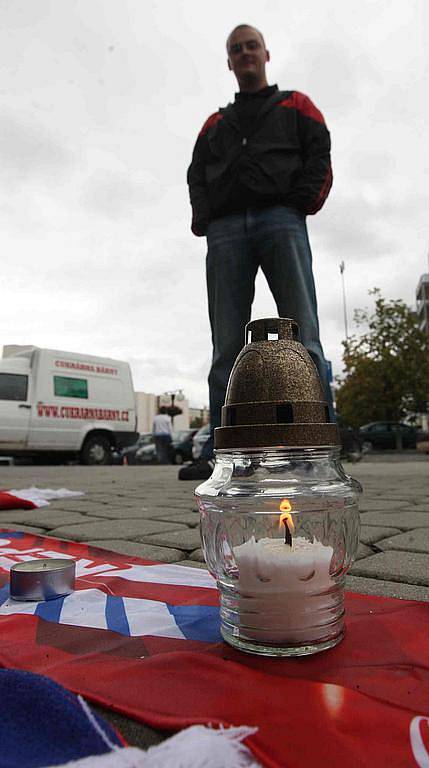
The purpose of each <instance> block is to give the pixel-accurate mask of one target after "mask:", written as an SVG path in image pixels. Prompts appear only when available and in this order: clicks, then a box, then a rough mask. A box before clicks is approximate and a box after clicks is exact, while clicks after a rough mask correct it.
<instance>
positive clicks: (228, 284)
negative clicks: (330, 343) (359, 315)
mask: <svg viewBox="0 0 429 768" xmlns="http://www.w3.org/2000/svg"><path fill="white" fill-rule="evenodd" d="M207 245H208V252H207V292H208V302H209V316H210V324H211V330H212V341H213V358H212V365H211V369H210V373H209V393H210V418H211V426H212V430H213V429H214V428H215V427H219V426H220V423H221V408H222V405H223V404H224V400H225V394H226V388H227V385H228V379H229V374H230V373H231V369H232V366H233V364H234V361H235V358H236V357H237V355H238V353H239V352H240V350H241V349H242V347H243V346H244V343H245V338H244V328H245V325H246V323H248V322H249V321H250V316H251V307H252V302H253V298H254V295H255V278H256V274H257V272H258V269H259V267H261V269H262V271H263V273H264V275H265V277H266V279H267V282H268V285H269V287H270V290H271V293H272V295H273V297H274V300H275V302H276V305H277V311H278V314H279V317H291V318H293V319H294V320H296V322H297V323H298V324H299V327H300V331H301V341H302V343H303V344H304V346H305V347H306V348H307V350H308V352H309V353H310V355H311V357H312V358H313V361H314V363H315V364H316V367H317V369H318V372H319V376H320V378H321V380H322V385H323V386H324V388H325V391H326V400H327V402H328V407H329V413H330V418H331V420H332V421H334V420H335V415H334V409H333V404H332V393H331V388H330V386H329V383H328V379H327V368H326V363H325V357H324V354H323V350H322V346H321V344H320V339H319V322H318V319H317V300H316V291H315V287H314V278H313V270H312V257H311V250H310V243H309V240H308V234H307V227H306V221H305V216H304V215H303V214H301V213H299V211H297V210H296V209H295V208H287V207H286V206H283V205H276V206H273V207H271V208H261V209H257V208H255V209H248V210H247V211H246V212H245V213H238V214H232V215H230V216H224V217H223V218H221V219H215V220H214V221H212V222H211V223H210V224H209V227H208V230H207ZM212 435H213V432H212ZM212 451H213V439H212V438H211V439H209V440H208V441H207V443H206V445H205V446H204V448H203V452H202V456H204V457H205V458H208V457H209V456H210V455H211V454H212Z"/></svg>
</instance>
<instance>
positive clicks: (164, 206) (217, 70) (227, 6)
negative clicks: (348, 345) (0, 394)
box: [0, 0, 429, 406]
mask: <svg viewBox="0 0 429 768" xmlns="http://www.w3.org/2000/svg"><path fill="white" fill-rule="evenodd" d="M428 8H429V4H428V3H427V2H426V0H409V1H408V2H407V3H405V2H404V1H403V0H400V2H398V1H396V2H395V0H351V1H350V0H349V1H348V2H343V0H300V2H298V3H285V2H284V0H259V2H255V1H254V0H244V1H242V0H235V2H233V3H232V2H231V1H230V0H228V1H226V0H217V2H215V3H209V2H202V0H144V1H143V0H0V60H1V67H0V167H1V170H0V207H1V222H0V243H1V274H2V290H1V296H0V346H2V345H3V344H35V345H38V346H44V347H52V348H56V349H63V350H67V351H69V350H72V351H77V352H87V353H91V354H99V355H106V356H110V357H116V358H118V359H125V360H128V361H129V362H130V363H131V366H132V370H133V375H134V383H135V388H136V389H138V390H142V391H146V392H155V393H160V392H163V391H165V390H171V389H176V388H182V389H183V390H184V391H185V393H186V395H187V396H188V398H189V399H190V402H191V404H192V405H195V406H201V405H203V404H205V403H207V401H208V392H207V384H206V377H207V373H208V368H209V364H210V357H211V340H210V329H209V324H208V318H207V303H206V289H205V240H204V238H195V237H194V236H193V235H192V234H191V232H190V229H189V223H190V208H189V204H188V193H187V187H186V181H185V177H186V169H187V166H188V164H189V161H190V156H191V153H192V148H193V145H194V142H195V139H196V135H197V133H198V131H199V129H200V128H201V125H202V124H203V122H204V121H205V119H206V118H207V116H208V115H209V114H211V113H212V112H214V111H216V110H217V108H218V107H219V106H220V105H225V104H226V103H227V102H228V101H229V100H231V98H232V97H233V94H234V91H235V90H236V88H235V81H234V79H233V75H232V74H231V73H230V72H228V70H227V67H226V55H225V48H224V41H225V37H226V36H227V34H228V33H229V32H230V30H231V29H232V28H233V27H234V26H235V25H236V24H239V23H243V22H245V23H250V24H253V25H255V26H257V27H259V28H260V29H261V31H262V32H263V33H264V35H265V39H266V43H267V47H268V48H269V50H270V52H271V63H270V64H269V65H268V80H269V82H270V83H278V85H279V87H280V88H282V89H296V90H299V91H302V92H304V93H306V94H308V95H309V96H310V98H311V99H312V100H313V101H314V102H315V103H316V105H317V106H318V107H319V109H320V110H321V111H322V112H323V114H324V116H325V119H326V122H327V124H328V127H329V129H330V131H331V136H332V144H333V169H334V186H333V189H332V192H331V194H330V197H329V198H328V201H327V203H326V204H325V207H324V208H323V209H322V211H321V212H320V213H319V214H317V215H316V216H315V217H309V219H308V226H309V232H310V239H311V244H312V250H313V261H314V271H315V276H316V282H317V292H318V301H319V318H320V325H321V335H322V342H323V345H324V348H325V354H326V357H327V358H328V359H331V360H332V362H333V367H334V373H336V374H338V373H340V372H341V368H342V365H341V353H342V347H341V341H342V339H343V338H344V319H343V305H342V291H341V277H340V272H339V264H340V262H341V261H342V260H344V261H345V264H346V270H345V278H346V295H347V305H348V314H349V325H350V329H351V330H353V324H352V316H353V310H354V308H357V307H361V308H362V307H364V306H371V300H370V298H369V297H368V290H369V289H371V288H373V287H374V286H377V287H379V288H380V289H381V291H382V293H383V295H384V296H385V297H386V298H395V299H396V298H401V299H404V300H405V301H406V302H407V303H409V304H410V305H414V303H415V289H416V284H417V282H418V279H419V276H420V274H421V273H423V272H427V271H429V269H428V261H427V253H428V248H429V227H428V211H429V205H428V189H429V174H428V169H429V151H428V124H429V97H428V93H429V82H428V58H429V55H428V49H429V48H428V37H427V36H428V29H429V12H428ZM273 314H274V315H275V314H276V312H275V307H274V302H273V300H272V298H271V296H270V294H269V291H268V288H267V287H266V285H265V281H264V279H263V277H262V276H259V277H258V280H257V291H256V299H255V302H254V307H253V317H254V318H255V317H263V316H272V315H273Z"/></svg>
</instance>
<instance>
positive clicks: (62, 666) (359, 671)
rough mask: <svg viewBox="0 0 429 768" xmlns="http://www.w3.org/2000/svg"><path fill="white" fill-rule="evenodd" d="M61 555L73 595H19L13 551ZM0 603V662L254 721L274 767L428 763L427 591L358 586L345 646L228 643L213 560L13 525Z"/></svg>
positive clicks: (187, 720)
mask: <svg viewBox="0 0 429 768" xmlns="http://www.w3.org/2000/svg"><path fill="white" fill-rule="evenodd" d="M59 556H60V557H73V558H74V559H75V560H76V563H77V574H78V575H77V582H76V591H75V593H74V594H73V595H72V596H70V599H69V598H68V597H67V598H60V599H58V600H50V601H47V602H40V603H19V602H16V603H15V602H14V601H11V600H10V598H9V594H8V569H9V568H10V567H11V565H12V564H13V563H14V562H20V561H23V560H26V559H30V558H34V557H59ZM0 606H1V607H0V638H1V640H0V666H3V667H9V668H15V669H24V670H31V671H33V672H38V673H40V674H43V675H47V676H48V677H50V678H51V679H53V680H56V681H57V682H59V683H61V684H62V685H64V686H65V687H66V688H68V689H70V690H72V691H74V692H76V693H79V694H82V695H83V696H85V697H86V698H87V699H89V700H92V701H95V702H98V703H100V704H103V705H104V706H106V707H109V708H112V709H115V710H116V711H118V712H122V713H123V714H125V715H127V716H129V717H132V718H135V719H137V720H141V721H142V722H145V723H147V724H148V725H150V726H152V727H154V728H161V729H166V730H180V729H184V728H186V727H188V726H190V725H196V724H202V725H207V724H212V725H213V726H225V727H228V726H241V725H243V724H245V725H246V726H249V727H251V728H252V727H254V728H257V731H255V732H254V733H252V734H251V735H249V736H248V737H247V738H246V740H245V743H246V745H247V746H248V747H249V748H250V749H251V750H252V753H253V755H254V756H255V758H256V760H259V762H260V763H261V764H262V765H263V766H265V767H266V768H285V766H287V767H288V768H310V767H311V768H313V766H314V765H320V764H321V762H322V763H323V764H324V765H329V766H330V768H347V767H348V766H350V768H351V767H352V766H353V768H367V766H368V765H369V764H371V765H374V766H387V765H388V766H389V768H405V766H407V767H408V766H417V767H418V768H428V766H429V696H428V691H429V632H428V626H429V604H428V603H422V602H413V601H408V600H396V599H393V598H381V597H374V596H365V595H356V594H347V595H346V623H347V633H346V637H345V639H344V640H343V642H342V643H340V644H339V645H338V646H337V647H336V648H332V649H331V650H329V651H325V652H324V653H321V654H318V655H316V656H312V657H303V658H300V659H270V658H262V657H261V658H258V657H256V656H252V655H250V654H245V653H240V652H239V651H237V650H235V649H233V648H231V647H229V646H228V645H226V644H225V643H224V642H222V639H221V637H220V635H219V611H218V595H217V590H216V589H215V587H214V582H213V580H212V579H211V577H210V576H209V575H208V574H207V573H206V572H205V571H203V570H198V569H195V568H186V567H183V566H180V565H165V564H155V563H153V562H149V561H145V560H142V559H139V558H130V557H126V556H123V555H119V554H116V553H113V552H107V551H105V550H99V549H96V548H93V547H90V546H88V545H85V544H76V543H73V542H67V541H60V540H56V539H52V538H44V537H40V536H35V535H29V534H23V533H22V532H10V531H3V532H0ZM24 606H26V607H25V608H24Z"/></svg>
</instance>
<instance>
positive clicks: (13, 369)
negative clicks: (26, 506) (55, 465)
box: [0, 345, 138, 464]
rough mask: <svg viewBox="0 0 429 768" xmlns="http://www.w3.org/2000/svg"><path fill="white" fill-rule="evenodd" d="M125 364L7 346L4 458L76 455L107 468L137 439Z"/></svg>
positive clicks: (2, 384) (1, 433)
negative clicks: (113, 457) (114, 455)
mask: <svg viewBox="0 0 429 768" xmlns="http://www.w3.org/2000/svg"><path fill="white" fill-rule="evenodd" d="M136 422H137V419H136V405H135V396H134V389H133V382H132V378H131V370H130V366H129V365H128V363H124V362H120V361H119V360H110V359H108V358H102V357H94V356H92V355H80V354H76V353H74V352H62V351H58V350H53V349H39V348H38V347H22V346H12V345H11V346H5V347H3V359H1V360H0V456H6V455H7V456H37V455H41V454H45V455H48V454H51V455H53V454H55V455H56V456H58V457H59V456H63V457H64V458H66V457H68V456H69V457H71V456H78V457H79V459H80V461H81V462H82V463H83V464H110V463H111V461H112V451H113V450H118V449H120V448H123V447H125V446H128V445H132V444H133V443H135V442H136V440H137V437H138V434H137V432H136Z"/></svg>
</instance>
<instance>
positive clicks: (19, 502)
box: [0, 491, 37, 509]
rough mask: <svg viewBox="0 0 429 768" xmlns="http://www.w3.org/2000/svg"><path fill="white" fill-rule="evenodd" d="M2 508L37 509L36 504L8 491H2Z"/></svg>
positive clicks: (0, 495) (0, 497)
mask: <svg viewBox="0 0 429 768" xmlns="http://www.w3.org/2000/svg"><path fill="white" fill-rule="evenodd" d="M0 509H37V506H36V504H34V503H33V502H32V501H27V500H26V499H20V498H19V497H18V496H13V495H12V494H11V493H8V492H7V491H0Z"/></svg>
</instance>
